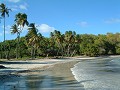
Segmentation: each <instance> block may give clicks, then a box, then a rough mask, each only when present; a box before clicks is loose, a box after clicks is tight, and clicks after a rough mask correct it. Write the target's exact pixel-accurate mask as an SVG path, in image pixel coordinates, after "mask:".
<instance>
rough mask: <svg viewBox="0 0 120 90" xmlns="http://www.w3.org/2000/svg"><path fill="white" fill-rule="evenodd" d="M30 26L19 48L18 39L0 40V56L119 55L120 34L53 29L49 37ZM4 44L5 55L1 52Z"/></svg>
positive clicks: (21, 39)
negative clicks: (95, 33)
mask: <svg viewBox="0 0 120 90" xmlns="http://www.w3.org/2000/svg"><path fill="white" fill-rule="evenodd" d="M32 25H33V26H34V24H32ZM33 28H34V29H35V27H33ZM33 28H30V30H29V31H28V33H27V34H26V36H24V37H21V38H20V42H19V47H18V38H16V39H15V40H6V42H0V58H6V57H7V58H9V59H10V58H22V57H31V58H32V59H34V58H35V57H58V56H61V57H64V56H65V57H72V56H79V55H86V56H100V55H119V54H120V33H116V34H113V33H107V34H106V35H103V34H99V35H93V34H76V33H75V31H66V32H65V34H61V32H60V31H57V30H55V31H54V32H51V33H50V37H44V36H42V34H40V33H38V32H37V31H36V30H35V31H34V29H33ZM31 29H32V30H33V31H31ZM4 43H5V48H6V54H4V52H3V49H4ZM5 55H7V56H5Z"/></svg>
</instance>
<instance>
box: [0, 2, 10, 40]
mask: <svg viewBox="0 0 120 90" xmlns="http://www.w3.org/2000/svg"><path fill="white" fill-rule="evenodd" d="M9 11H11V9H8V8H7V7H6V5H5V4H4V3H1V5H0V13H1V16H2V17H3V18H4V41H5V17H6V15H7V16H8V17H9Z"/></svg>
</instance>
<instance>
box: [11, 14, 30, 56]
mask: <svg viewBox="0 0 120 90" xmlns="http://www.w3.org/2000/svg"><path fill="white" fill-rule="evenodd" d="M15 23H16V24H15V26H13V29H14V30H13V31H15V32H16V33H17V35H18V37H17V38H18V43H17V44H18V45H17V48H18V49H17V50H18V51H17V53H16V54H17V55H18V53H19V52H20V49H19V48H20V46H19V42H20V33H21V32H22V30H23V28H24V26H25V25H27V26H28V25H29V23H28V21H27V15H26V14H25V13H18V14H16V16H15ZM18 57H19V56H17V58H18Z"/></svg>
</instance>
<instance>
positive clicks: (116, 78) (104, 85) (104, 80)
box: [71, 57, 120, 90]
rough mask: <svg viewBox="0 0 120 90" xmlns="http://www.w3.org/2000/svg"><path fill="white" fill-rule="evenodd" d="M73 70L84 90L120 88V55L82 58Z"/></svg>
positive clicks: (118, 89) (113, 89)
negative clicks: (91, 58) (89, 58)
mask: <svg viewBox="0 0 120 90" xmlns="http://www.w3.org/2000/svg"><path fill="white" fill-rule="evenodd" d="M71 71H72V73H73V75H74V77H75V79H76V80H77V81H78V82H79V83H80V84H82V85H83V88H84V90H120V57H117V58H115V57H114V58H113V57H108V58H100V59H94V60H81V61H80V62H79V63H77V64H75V65H74V67H73V68H71Z"/></svg>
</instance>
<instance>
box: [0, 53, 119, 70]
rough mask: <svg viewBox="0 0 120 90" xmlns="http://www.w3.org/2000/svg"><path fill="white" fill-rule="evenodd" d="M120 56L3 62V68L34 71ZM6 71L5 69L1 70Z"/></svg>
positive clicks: (1, 63)
mask: <svg viewBox="0 0 120 90" xmlns="http://www.w3.org/2000/svg"><path fill="white" fill-rule="evenodd" d="M117 57H120V55H110V56H99V57H87V56H76V57H65V58H63V59H62V58H61V59H48V58H44V59H37V60H26V61H22V60H21V61H16V60H15V61H2V62H0V65H1V66H4V67H6V68H7V69H18V70H32V69H37V68H39V69H40V68H45V67H50V66H53V65H55V64H59V63H65V62H69V61H80V60H92V59H104V58H105V59H107V58H117ZM1 69H4V68H1Z"/></svg>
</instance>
